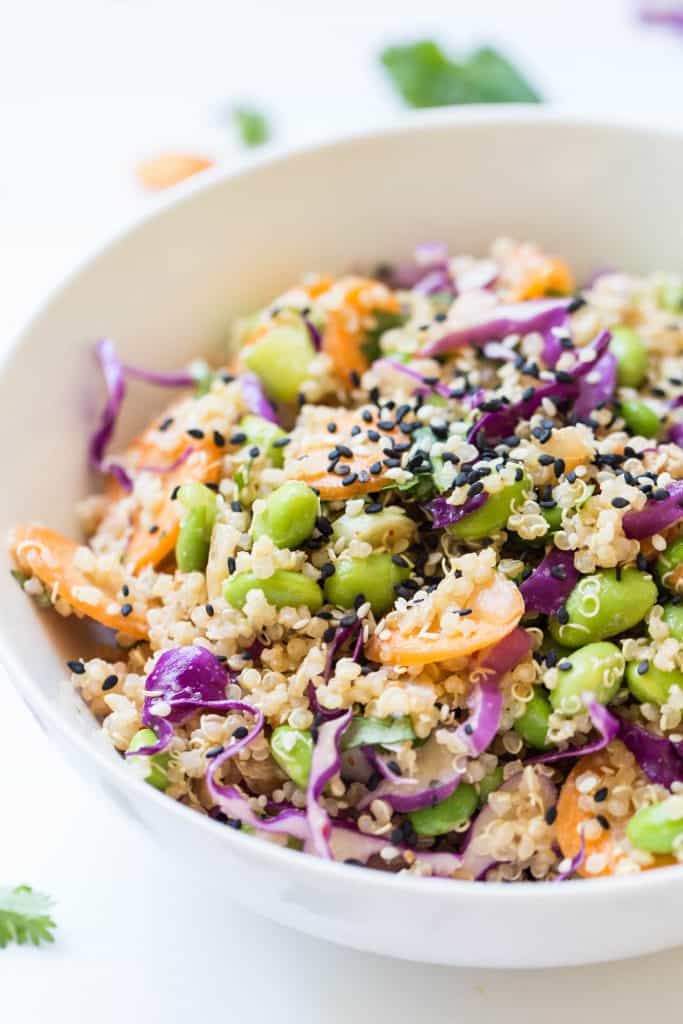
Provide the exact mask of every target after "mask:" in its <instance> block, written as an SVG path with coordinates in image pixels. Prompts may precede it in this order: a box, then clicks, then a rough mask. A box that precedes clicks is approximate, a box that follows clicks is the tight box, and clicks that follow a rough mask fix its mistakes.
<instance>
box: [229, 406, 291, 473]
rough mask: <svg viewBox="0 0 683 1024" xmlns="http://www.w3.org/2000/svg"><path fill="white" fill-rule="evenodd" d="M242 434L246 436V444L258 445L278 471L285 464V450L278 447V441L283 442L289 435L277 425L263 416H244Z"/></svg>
mask: <svg viewBox="0 0 683 1024" xmlns="http://www.w3.org/2000/svg"><path fill="white" fill-rule="evenodd" d="M239 429H240V432H241V433H243V434H245V435H246V438H247V440H246V441H245V444H248V445H254V444H255V445H257V447H258V448H260V449H261V451H262V452H265V454H266V455H267V456H268V458H269V459H270V461H271V462H272V463H273V465H274V466H275V468H276V469H282V467H283V466H284V464H285V455H284V448H282V447H278V446H277V445H276V443H275V442H276V441H282V440H283V438H285V437H287V434H286V433H285V431H284V430H283V429H282V427H278V425H277V423H271V422H270V420H264V419H263V417H262V416H253V415H251V414H249V416H243V417H242V420H241V422H240V426H239Z"/></svg>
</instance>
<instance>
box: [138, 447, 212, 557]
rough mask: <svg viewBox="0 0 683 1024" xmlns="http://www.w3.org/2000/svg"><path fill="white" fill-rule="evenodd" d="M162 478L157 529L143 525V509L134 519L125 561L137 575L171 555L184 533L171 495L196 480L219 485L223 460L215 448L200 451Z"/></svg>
mask: <svg viewBox="0 0 683 1024" xmlns="http://www.w3.org/2000/svg"><path fill="white" fill-rule="evenodd" d="M159 475H160V479H161V489H162V493H163V499H162V501H161V504H160V506H159V509H158V511H156V512H155V513H154V523H153V524H152V525H153V526H155V527H157V529H155V530H154V531H153V532H150V527H149V526H148V525H146V526H143V524H142V511H141V510H137V511H136V512H135V514H134V516H133V534H132V537H131V539H130V542H129V544H128V549H127V551H126V556H125V562H126V565H127V566H128V567H129V568H130V571H131V572H132V573H134V574H137V573H139V572H140V570H141V569H144V567H145V566H146V565H158V564H159V563H160V562H162V561H163V560H164V558H166V557H167V556H168V555H170V554H171V552H172V551H173V549H174V547H175V543H176V541H177V539H178V532H179V530H180V509H179V508H178V507H177V502H175V501H173V500H172V499H171V495H172V494H173V492H174V490H175V489H176V487H179V486H180V485H181V484H186V483H190V482H192V481H197V482H199V483H204V484H206V483H215V482H216V481H217V480H218V477H219V475H220V457H219V456H218V457H217V456H216V455H215V454H214V450H213V445H211V447H210V448H206V447H205V448H197V449H196V450H195V451H193V452H192V453H191V454H190V455H189V456H188V458H187V459H186V460H185V461H184V462H183V463H182V465H180V466H178V467H177V468H176V469H174V470H170V471H169V472H168V473H161V474H159Z"/></svg>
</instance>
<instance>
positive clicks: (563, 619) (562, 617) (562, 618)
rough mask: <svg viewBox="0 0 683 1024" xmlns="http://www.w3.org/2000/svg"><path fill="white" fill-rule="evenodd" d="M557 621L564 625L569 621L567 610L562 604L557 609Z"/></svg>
mask: <svg viewBox="0 0 683 1024" xmlns="http://www.w3.org/2000/svg"><path fill="white" fill-rule="evenodd" d="M557 621H558V622H559V624H560V625H561V626H566V625H567V623H568V622H569V612H568V611H567V609H566V607H565V605H563V604H561V605H560V607H559V608H558V609H557Z"/></svg>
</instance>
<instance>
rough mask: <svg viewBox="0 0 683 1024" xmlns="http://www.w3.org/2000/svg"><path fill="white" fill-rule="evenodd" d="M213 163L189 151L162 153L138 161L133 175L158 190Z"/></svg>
mask: <svg viewBox="0 0 683 1024" xmlns="http://www.w3.org/2000/svg"><path fill="white" fill-rule="evenodd" d="M213 164H214V161H213V160H207V158H206V157H203V156H193V155H191V154H190V153H162V154H161V155H160V156H153V157H150V159H149V160H143V161H142V162H141V163H139V164H138V165H137V167H136V168H135V175H136V177H137V179H138V181H139V182H140V184H141V185H144V187H145V188H148V189H154V190H159V189H164V188H170V187H171V186H172V185H177V184H178V183H179V182H181V181H185V179H186V178H190V177H192V175H193V174H198V173H199V171H205V170H206V169H207V168H208V167H213Z"/></svg>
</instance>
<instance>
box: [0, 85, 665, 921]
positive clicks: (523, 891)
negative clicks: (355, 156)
mask: <svg viewBox="0 0 683 1024" xmlns="http://www.w3.org/2000/svg"><path fill="white" fill-rule="evenodd" d="M515 124H517V125H520V126H525V127H526V126H529V125H536V126H539V129H542V128H543V126H555V127H556V126H564V127H566V128H567V129H569V130H571V129H574V128H585V127H594V128H596V129H598V130H601V131H605V132H617V133H625V134H632V135H636V136H647V135H650V136H653V137H658V136H659V137H662V136H666V137H670V138H679V139H680V140H681V142H682V143H683V126H681V125H678V124H676V123H675V122H674V123H672V122H670V121H667V120H662V121H657V122H656V123H655V124H653V123H651V122H649V121H648V122H644V121H642V120H640V119H638V118H632V117H628V116H627V115H623V114H618V115H611V114H604V113H603V114H595V113H593V112H589V111H581V110H576V109H566V108H562V107H559V106H553V105H547V106H544V107H537V106H534V105H532V104H505V105H503V104H491V105H487V106H485V107H476V106H473V107H468V108H450V107H449V108H439V109H436V110H428V111H410V112H404V113H402V114H399V115H397V116H396V117H394V118H390V119H386V118H384V119H381V120H378V122H377V123H373V124H371V125H369V126H365V127H363V128H362V129H359V130H356V131H351V132H345V133H342V134H339V135H336V134H333V133H331V134H330V135H329V136H326V137H324V138H322V139H316V140H314V141H308V142H305V143H303V144H298V145H287V144H282V145H267V146H264V147H263V150H262V151H261V152H260V153H258V154H255V155H254V154H250V155H248V156H246V157H244V158H242V159H240V160H239V161H237V162H234V163H233V164H232V165H231V166H230V167H229V168H224V167H220V166H219V167H215V168H211V169H209V170H207V171H204V172H202V173H201V174H198V175H196V176H194V177H193V178H191V179H189V180H188V181H186V182H183V183H182V184H180V185H177V186H175V187H174V188H173V189H172V190H171V194H169V195H166V194H162V195H161V196H160V197H159V198H156V199H152V201H151V203H150V205H149V207H148V208H147V209H145V210H144V211H142V212H140V211H137V212H136V213H134V214H133V215H131V216H130V217H128V218H126V219H125V221H124V223H123V225H122V226H121V227H119V228H117V229H115V230H113V231H109V232H107V233H106V234H105V235H104V237H103V239H100V240H98V241H97V242H96V243H95V244H93V245H91V246H89V247H87V248H86V251H85V254H84V255H83V256H81V257H80V258H78V259H77V260H76V261H75V262H72V263H71V265H70V266H69V268H68V269H67V271H66V272H65V273H64V274H62V275H61V276H59V277H58V278H57V280H56V282H55V283H53V284H52V286H51V287H50V288H49V289H48V291H47V294H46V295H45V297H44V298H42V299H41V300H39V301H37V302H36V303H35V304H34V306H33V308H32V310H31V311H30V312H29V314H28V315H27V316H26V317H25V318H24V320H23V323H22V324H21V326H20V327H19V329H18V330H17V331H16V332H15V333H14V335H13V337H12V338H11V339H10V341H9V342H8V344H7V345H6V346H3V349H4V351H3V352H2V353H1V354H0V374H1V373H2V372H3V371H4V369H5V368H6V366H7V365H9V363H10V362H11V360H12V359H13V358H14V357H15V355H16V354H17V353H18V352H19V351H20V349H21V348H22V346H23V345H24V344H26V339H27V336H28V334H29V333H30V331H31V330H32V328H33V326H34V324H35V323H36V322H37V321H38V320H39V319H40V318H41V317H43V315H44V314H46V313H48V312H49V309H50V306H51V305H52V303H53V302H55V301H57V300H58V299H59V297H60V295H61V293H62V292H63V291H64V290H66V289H67V288H69V287H70V286H71V285H72V284H75V283H76V282H77V280H78V278H79V276H80V275H81V274H82V273H84V272H85V271H86V270H87V269H88V268H89V267H90V266H91V265H92V264H93V263H95V262H96V261H97V260H98V259H99V258H100V257H101V256H104V255H106V253H107V252H108V251H109V250H110V249H112V248H114V247H116V246H117V245H119V244H120V243H122V242H124V241H125V240H126V239H128V238H130V237H132V236H134V235H135V233H136V231H138V230H140V229H142V228H143V227H144V226H146V225H147V224H148V223H150V222H154V221H155V220H158V219H160V218H163V217H164V216H165V214H166V213H167V212H168V211H171V210H173V209H175V208H176V207H178V206H182V205H185V204H189V203H191V202H192V200H193V199H194V197H195V196H196V195H198V194H203V193H207V192H211V191H213V190H216V189H219V188H221V187H223V186H224V185H226V183H229V182H233V181H239V180H241V179H242V178H243V177H247V176H249V175H250V174H252V173H253V172H255V171H257V170H259V169H261V168H271V169H273V170H276V169H277V168H278V166H279V165H281V164H285V163H287V162H288V161H289V160H291V159H297V158H299V157H302V158H303V157H305V156H307V155H308V154H314V153H322V152H326V151H327V152H333V151H334V150H335V149H337V148H345V147H348V146H352V145H354V144H356V143H363V142H371V141H373V140H379V139H382V138H384V139H389V138H394V137H399V136H404V135H410V134H416V135H419V134H420V132H421V131H425V130H429V129H431V128H442V127H449V126H452V127H453V128H454V129H457V128H458V127H459V126H464V127H467V126H472V125H475V126H484V127H486V126H488V127H491V128H492V127H494V126H497V125H504V126H510V125H515ZM0 661H1V662H2V663H3V665H4V667H5V669H6V671H7V674H8V676H9V678H10V680H11V681H12V683H13V685H14V686H15V688H16V689H17V690H18V692H19V693H20V695H21V696H22V698H23V699H24V701H25V702H26V703H27V705H28V706H29V709H30V710H31V711H34V713H35V714H36V715H37V717H38V718H39V721H40V723H41V725H42V723H43V721H47V722H49V724H50V726H51V728H52V729H54V730H55V731H56V732H57V733H59V734H60V735H61V736H62V738H63V739H64V740H66V742H67V743H68V744H69V745H70V746H72V747H75V748H76V749H77V750H78V751H79V752H80V753H81V754H82V755H84V757H85V758H94V760H95V762H96V764H97V767H98V769H99V771H100V774H101V775H103V776H105V777H106V778H107V780H108V781H109V782H111V784H112V785H113V786H115V787H116V788H121V789H122V790H124V791H125V790H129V791H130V795H131V798H132V799H134V800H142V801H143V802H147V803H148V804H150V805H151V807H154V806H156V807H157V808H159V810H160V812H161V813H164V814H166V815H167V816H174V817H175V818H176V820H177V821H178V822H187V823H188V825H190V824H191V823H194V826H195V828H197V829H201V830H210V832H207V835H211V836H213V837H214V839H218V837H219V836H222V837H223V838H222V841H223V842H225V843H227V844H233V843H234V844H237V846H236V848H235V851H236V852H237V851H239V853H240V854H246V851H247V849H248V850H250V851H251V852H250V853H249V856H250V857H251V858H252V859H253V860H254V861H255V862H260V865H263V866H268V867H270V868H271V869H274V870H276V871H277V870H278V869H281V870H282V871H283V872H286V871H290V870H294V869H297V867H298V869H299V870H300V871H302V872H303V873H305V874H307V875H310V877H311V878H312V879H313V880H314V879H315V878H316V877H317V878H318V879H319V880H320V882H321V883H324V882H325V881H326V880H329V881H330V882H334V881H337V882H339V883H343V884H344V885H347V886H348V885H349V884H352V883H353V884H355V885H356V886H357V887H358V889H366V888H368V887H369V888H372V889H376V888H378V887H379V888H385V889H387V890H389V891H393V892H394V893H396V894H399V893H411V894H412V895H413V896H417V895H420V896H421V897H422V898H424V899H427V898H429V896H428V895H427V894H431V893H433V894H434V896H435V898H436V900H438V901H443V900H444V899H446V898H448V899H451V900H457V901H458V902H459V903H462V902H463V901H466V902H467V903H468V904H471V905H472V904H473V905H476V904H478V903H479V902H480V901H484V903H486V904H487V905H490V904H492V903H493V904H497V903H498V902H499V900H502V899H504V900H505V901H506V902H507V901H511V902H513V903H515V904H518V903H519V902H520V901H522V902H524V903H526V901H527V900H528V899H534V900H536V901H538V900H541V901H543V907H544V908H547V909H550V907H551V906H553V907H554V906H555V905H557V907H558V909H561V908H563V907H564V906H565V904H566V902H567V900H574V899H575V898H576V897H577V896H578V891H577V890H579V889H580V890H582V891H585V890H584V885H585V882H586V881H597V879H594V880H590V879H582V880H579V879H571V880H568V881H567V882H564V883H563V884H562V885H554V884H552V883H551V884H549V885H547V884H546V885H539V884H538V883H533V882H529V881H525V882H522V883H518V884H515V885H510V884H508V883H505V882H488V883H486V884H474V885H473V884H472V883H471V882H468V881H464V880H458V879H446V878H433V877H432V878H429V879H425V878H418V877H415V876H411V875H406V874H401V875H394V874H390V873H388V872H381V871H371V870H366V871H358V869H357V868H356V867H355V866H351V865H347V864H344V863H343V862H338V861H328V860H323V859H321V858H318V857H314V856H311V855H305V856H304V857H303V858H302V856H301V855H300V853H299V852H298V851H294V850H290V849H287V848H284V847H280V846H277V845H274V844H272V843H267V842H254V840H253V838H252V837H251V836H248V835H245V834H241V833H240V832H239V831H237V830H233V829H228V828H225V827H224V826H220V825H219V824H218V823H217V822H214V821H213V820H212V819H211V818H209V816H208V815H204V814H199V813H197V811H196V810H193V809H192V808H190V807H187V806H185V805H184V804H181V803H179V802H178V801H177V800H172V799H170V798H169V797H167V796H166V795H165V794H163V793H161V792H159V791H158V790H156V789H155V788H154V787H153V786H149V785H147V784H146V783H145V782H144V781H143V780H141V779H140V778H138V777H137V776H136V775H135V773H133V772H132V771H130V770H128V769H126V767H125V762H124V760H123V758H117V757H111V751H109V750H107V749H105V748H102V749H100V747H99V745H98V744H97V743H94V742H93V740H92V737H91V736H86V735H84V734H83V733H82V732H81V731H80V730H79V729H78V728H77V727H76V725H75V724H72V723H71V722H69V721H68V720H67V719H66V717H65V716H64V715H63V714H62V711H61V705H60V703H59V701H51V700H50V699H49V698H48V697H47V696H45V695H44V694H43V693H42V691H41V690H40V688H39V687H38V686H37V685H36V684H35V683H34V682H33V680H32V678H31V675H30V673H29V672H28V671H27V670H26V669H25V668H24V666H23V664H22V661H21V652H20V650H19V649H17V648H15V647H14V646H13V644H12V642H11V639H10V636H9V633H8V632H7V630H6V627H5V625H4V623H3V622H2V621H0ZM164 809H165V810H164ZM181 827H182V826H181ZM218 841H221V840H218ZM245 843H248V844H250V845H249V847H246V846H243V845H240V844H245ZM677 880H678V881H679V882H680V881H681V880H683V864H681V865H675V866H673V865H672V866H671V867H669V868H668V869H667V870H666V871H648V872H641V873H640V874H639V875H638V876H637V877H634V876H633V875H630V876H621V877H620V876H616V877H615V876H613V877H608V878H600V879H599V882H600V884H599V885H594V886H591V887H590V896H591V898H592V899H600V900H602V902H603V903H604V902H605V901H612V900H613V898H614V897H615V896H617V895H619V894H622V893H623V894H627V893H629V892H630V893H631V895H635V893H636V892H638V893H642V892H643V890H645V891H646V892H647V893H652V892H653V890H655V889H661V888H662V886H668V885H670V884H672V883H675V882H676V881H677ZM503 890H504V891H505V895H504V896H503V895H502V892H503ZM532 894H533V895H532Z"/></svg>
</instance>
